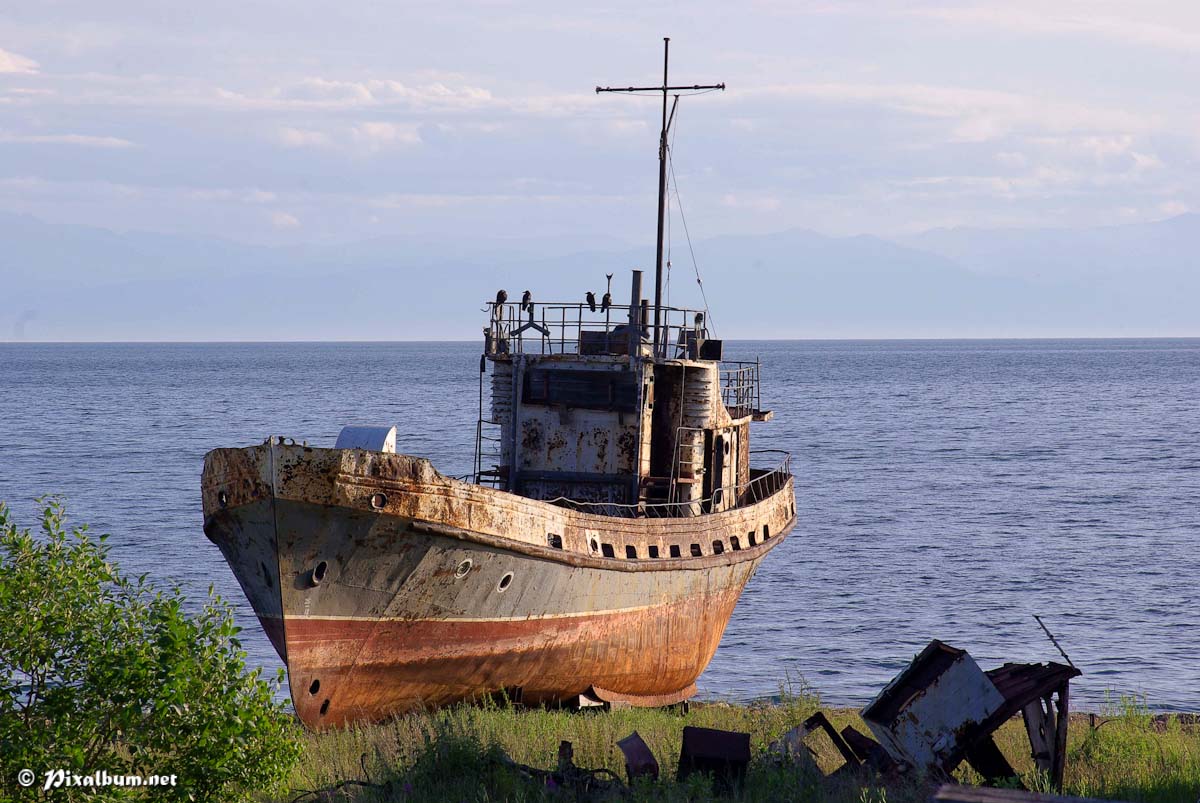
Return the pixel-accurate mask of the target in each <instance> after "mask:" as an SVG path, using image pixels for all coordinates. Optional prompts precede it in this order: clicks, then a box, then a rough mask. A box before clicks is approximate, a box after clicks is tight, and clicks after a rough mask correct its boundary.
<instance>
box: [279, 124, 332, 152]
mask: <svg viewBox="0 0 1200 803" xmlns="http://www.w3.org/2000/svg"><path fill="white" fill-rule="evenodd" d="M278 137H279V142H280V143H282V144H283V145H284V146H285V147H288V148H317V147H326V146H328V145H330V144H332V141H331V140H330V138H329V135H328V134H326V133H324V132H321V131H306V130H305V129H302V128H291V127H285V128H281V129H279V132H278Z"/></svg>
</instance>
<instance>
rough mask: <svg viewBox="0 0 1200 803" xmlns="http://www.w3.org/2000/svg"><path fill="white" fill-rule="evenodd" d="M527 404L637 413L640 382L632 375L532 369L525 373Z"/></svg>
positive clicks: (524, 397)
mask: <svg viewBox="0 0 1200 803" xmlns="http://www.w3.org/2000/svg"><path fill="white" fill-rule="evenodd" d="M521 398H522V401H524V402H525V404H545V405H561V406H563V407H576V408H580V409H586V410H615V411H617V412H623V413H632V412H636V411H637V381H636V377H635V376H634V374H633V372H631V371H579V370H573V369H567V368H532V369H530V370H529V371H527V372H526V373H525V387H524V389H523V392H522V394H521Z"/></svg>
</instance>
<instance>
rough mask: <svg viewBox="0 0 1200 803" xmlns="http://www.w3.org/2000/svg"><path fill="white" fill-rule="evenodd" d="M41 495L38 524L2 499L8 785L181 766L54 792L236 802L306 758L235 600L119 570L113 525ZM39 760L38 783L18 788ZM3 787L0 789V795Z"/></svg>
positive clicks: (2, 677)
mask: <svg viewBox="0 0 1200 803" xmlns="http://www.w3.org/2000/svg"><path fill="white" fill-rule="evenodd" d="M64 517H65V512H64V509H63V506H62V505H61V503H60V502H58V501H56V500H49V501H44V511H43V514H42V521H41V533H40V536H35V535H33V534H31V533H30V531H29V530H28V529H25V530H20V529H18V528H17V527H16V526H15V525H14V524H13V523H12V521H11V517H10V514H9V511H8V509H7V508H6V507H5V506H4V504H3V503H0V623H2V625H0V776H2V780H0V789H11V790H13V792H14V793H15V794H17V795H21V794H25V795H27V796H28V799H34V797H37V796H41V795H44V794H45V793H43V792H41V791H40V790H41V787H42V786H43V785H44V784H45V782H46V773H47V772H51V771H54V770H58V769H61V770H64V771H65V772H66V773H67V774H68V775H71V774H77V775H79V776H87V775H88V774H92V773H99V772H102V771H103V772H107V773H108V774H109V775H110V776H118V775H121V776H124V775H137V776H144V777H148V776H151V775H158V776H171V775H174V776H176V785H174V786H166V787H162V786H160V787H155V788H140V789H138V788H130V787H115V786H113V787H104V788H99V787H94V788H89V787H79V786H63V787H60V788H58V789H56V790H55V791H54V793H53V798H54V799H100V798H102V799H122V800H139V799H147V800H149V799H153V800H155V801H163V800H196V801H229V800H241V799H246V798H247V797H249V796H250V795H251V794H252V793H256V792H259V791H263V790H272V789H274V788H275V787H277V786H278V785H279V783H280V782H281V781H282V779H283V778H284V777H285V776H286V775H287V773H288V772H289V771H290V770H291V768H292V766H293V764H294V763H295V762H296V760H297V759H298V757H299V752H300V747H299V741H298V739H297V735H296V727H295V725H294V724H293V723H292V721H291V719H290V717H289V716H288V715H287V714H286V712H285V711H284V709H283V707H282V705H281V704H280V703H279V702H277V700H276V695H275V692H276V690H277V689H278V688H279V684H280V683H281V682H282V672H281V673H280V676H279V677H278V678H277V679H276V680H275V682H273V683H271V682H267V681H266V680H265V679H263V678H262V677H260V671H261V670H257V669H256V670H253V671H247V668H246V664H245V658H246V654H245V652H243V651H242V649H241V646H240V644H239V642H238V640H237V632H238V628H237V627H235V626H234V624H233V617H232V613H231V609H230V607H229V606H228V604H226V603H225V602H224V601H222V600H221V599H220V598H218V597H216V596H214V595H213V593H212V590H211V588H210V590H209V598H208V600H207V601H206V602H205V604H204V605H203V607H202V608H201V609H200V610H199V611H198V612H197V613H194V614H189V613H188V612H187V611H186V610H185V600H184V598H183V596H182V594H181V592H180V591H179V589H178V588H174V589H171V590H160V589H157V588H155V587H154V586H153V585H152V584H150V583H147V582H146V577H145V575H143V576H141V577H139V578H137V579H136V580H130V579H127V578H125V577H123V576H122V575H121V574H120V572H119V570H118V568H117V567H116V566H114V565H113V564H112V563H111V562H110V561H109V559H108V547H107V546H106V544H105V536H101V537H100V538H98V539H96V538H92V537H91V536H90V535H89V534H88V532H87V528H86V527H79V528H75V529H73V530H71V531H70V532H67V531H66V529H65V526H64ZM23 769H29V770H32V771H33V772H34V773H35V774H36V781H35V783H34V787H33V788H32V789H26V790H22V789H21V788H20V787H18V786H17V784H16V781H17V778H18V773H19V772H20V771H21V770H23ZM3 797H5V795H3V794H0V798H3Z"/></svg>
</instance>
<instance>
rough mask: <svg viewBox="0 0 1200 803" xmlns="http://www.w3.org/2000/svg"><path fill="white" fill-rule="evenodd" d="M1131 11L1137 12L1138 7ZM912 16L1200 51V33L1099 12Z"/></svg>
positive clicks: (967, 11) (974, 11) (915, 12)
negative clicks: (1198, 49) (1135, 10)
mask: <svg viewBox="0 0 1200 803" xmlns="http://www.w3.org/2000/svg"><path fill="white" fill-rule="evenodd" d="M1129 8H1137V6H1136V4H1135V5H1131V6H1129ZM906 13H907V14H908V15H911V16H916V17H921V18H924V19H933V20H938V21H941V22H947V23H951V24H955V25H960V26H969V27H975V28H979V29H981V30H985V31H992V30H995V29H998V28H1000V29H1005V30H1009V31H1014V32H1017V33H1031V34H1085V35H1091V36H1097V37H1103V38H1106V39H1111V40H1115V41H1120V42H1125V43H1128V44H1136V45H1146V46H1149V47H1156V48H1169V49H1173V50H1185V51H1189V52H1190V51H1195V50H1196V49H1197V48H1200V31H1196V30H1187V29H1186V28H1185V27H1183V26H1179V25H1162V24H1158V23H1155V22H1147V21H1145V20H1144V19H1131V18H1128V17H1116V16H1105V15H1103V14H1097V13H1096V9H1095V8H1094V7H1092V8H1081V9H1080V10H1079V12H1078V13H1070V12H1069V11H1067V12H1065V13H1064V12H1063V11H1062V10H1061V9H1055V7H1054V6H1053V5H1051V6H1049V7H1047V6H1044V5H1039V6H1038V7H1037V8H1036V9H1032V8H1031V9H1022V8H1018V7H1015V6H1013V5H1006V4H998V5H996V6H992V7H987V8H922V9H912V10H910V11H908V12H906Z"/></svg>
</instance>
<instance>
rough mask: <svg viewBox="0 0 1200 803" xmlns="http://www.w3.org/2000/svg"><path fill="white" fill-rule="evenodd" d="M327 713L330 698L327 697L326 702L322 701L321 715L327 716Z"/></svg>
mask: <svg viewBox="0 0 1200 803" xmlns="http://www.w3.org/2000/svg"><path fill="white" fill-rule="evenodd" d="M327 713H329V698H326V699H325V702H323V703H321V716H325V714H327Z"/></svg>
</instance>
